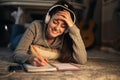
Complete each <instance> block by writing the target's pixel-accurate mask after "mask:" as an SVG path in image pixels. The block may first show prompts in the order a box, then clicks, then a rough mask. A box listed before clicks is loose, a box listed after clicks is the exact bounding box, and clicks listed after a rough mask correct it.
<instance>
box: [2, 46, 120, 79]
mask: <svg viewBox="0 0 120 80" xmlns="http://www.w3.org/2000/svg"><path fill="white" fill-rule="evenodd" d="M87 53H88V62H87V63H86V64H85V65H79V64H75V65H77V66H79V67H80V68H81V70H80V71H60V72H42V73H27V72H24V71H22V72H13V73H10V72H8V70H7V68H8V66H9V65H13V64H15V63H12V62H11V61H12V60H11V58H10V56H11V54H12V51H11V50H10V49H6V48H0V80H119V79H120V54H119V52H118V51H114V50H113V49H110V48H105V47H104V48H103V47H102V48H101V49H90V50H87Z"/></svg>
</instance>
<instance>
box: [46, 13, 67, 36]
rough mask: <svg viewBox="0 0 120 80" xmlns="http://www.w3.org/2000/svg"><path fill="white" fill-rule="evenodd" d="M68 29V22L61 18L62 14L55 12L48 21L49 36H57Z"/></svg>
mask: <svg viewBox="0 0 120 80" xmlns="http://www.w3.org/2000/svg"><path fill="white" fill-rule="evenodd" d="M66 29H67V24H66V22H65V21H63V20H62V19H61V16H59V15H57V14H55V15H53V16H52V18H51V20H50V21H49V23H48V28H47V34H46V35H47V37H48V38H56V37H58V36H60V35H62V34H63V33H64V32H65V30H66Z"/></svg>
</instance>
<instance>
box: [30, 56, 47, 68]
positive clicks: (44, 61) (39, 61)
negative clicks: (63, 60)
mask: <svg viewBox="0 0 120 80" xmlns="http://www.w3.org/2000/svg"><path fill="white" fill-rule="evenodd" d="M47 62H48V60H47V59H46V58H41V59H40V58H37V57H34V59H33V62H32V65H33V66H45V65H47V64H48V63H47Z"/></svg>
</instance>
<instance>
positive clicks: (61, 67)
mask: <svg viewBox="0 0 120 80" xmlns="http://www.w3.org/2000/svg"><path fill="white" fill-rule="evenodd" d="M23 66H24V68H25V70H26V71H27V72H41V71H67V70H81V69H80V68H79V67H78V66H75V65H73V64H71V63H49V64H48V65H47V66H40V67H37V66H32V65H30V64H24V65H23Z"/></svg>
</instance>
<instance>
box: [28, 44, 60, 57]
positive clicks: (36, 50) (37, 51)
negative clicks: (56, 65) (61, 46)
mask: <svg viewBox="0 0 120 80" xmlns="http://www.w3.org/2000/svg"><path fill="white" fill-rule="evenodd" d="M30 52H31V53H32V54H33V55H34V56H38V55H41V56H42V57H44V58H47V59H58V58H59V56H60V51H59V50H58V49H51V48H45V47H43V46H38V45H31V46H30Z"/></svg>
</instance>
